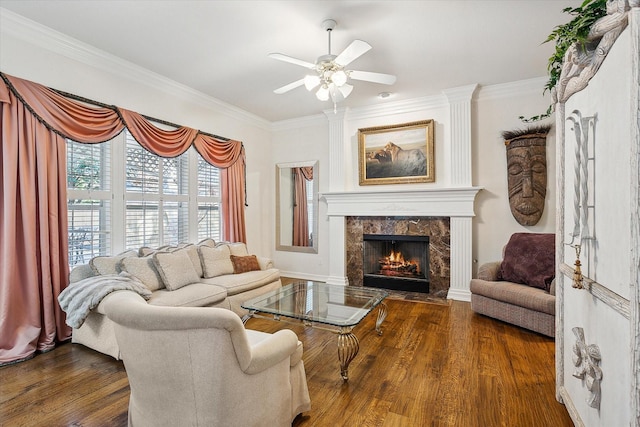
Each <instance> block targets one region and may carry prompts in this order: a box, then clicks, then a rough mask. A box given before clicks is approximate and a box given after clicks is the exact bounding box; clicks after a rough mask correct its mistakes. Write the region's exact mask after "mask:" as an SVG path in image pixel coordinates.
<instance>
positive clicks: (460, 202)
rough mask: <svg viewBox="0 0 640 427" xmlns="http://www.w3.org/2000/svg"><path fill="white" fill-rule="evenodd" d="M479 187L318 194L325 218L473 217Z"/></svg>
mask: <svg viewBox="0 0 640 427" xmlns="http://www.w3.org/2000/svg"><path fill="white" fill-rule="evenodd" d="M481 189H482V188H481V187H456V188H434V189H422V190H402V191H340V192H327V193H323V194H321V198H322V199H324V200H325V201H326V202H327V215H328V216H390V215H392V216H410V215H417V216H447V217H473V216H474V215H475V214H474V212H473V201H474V199H475V197H476V194H477V193H478V191H480V190H481Z"/></svg>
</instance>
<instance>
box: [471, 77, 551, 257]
mask: <svg viewBox="0 0 640 427" xmlns="http://www.w3.org/2000/svg"><path fill="white" fill-rule="evenodd" d="M544 83H545V80H544V79H536V80H531V81H523V82H516V83H511V84H504V85H495V86H490V87H481V88H480V90H479V91H478V96H477V101H476V103H475V105H474V108H473V109H472V116H473V118H472V123H473V124H472V144H473V153H472V159H473V160H472V162H473V166H472V167H473V184H474V185H477V186H479V187H483V188H484V189H483V190H482V191H480V193H478V196H477V197H476V204H475V213H476V217H475V218H474V220H473V258H474V260H477V263H476V265H475V267H476V268H477V267H478V266H479V265H481V264H482V263H485V262H488V261H497V260H499V259H501V258H502V248H503V246H504V245H505V244H506V243H507V241H508V240H509V237H510V236H511V234H513V233H516V232H535V233H553V232H555V200H556V185H555V176H556V174H555V129H554V128H552V129H551V131H550V132H549V135H548V136H547V196H546V199H545V206H544V212H543V214H542V217H541V218H540V221H539V222H538V224H536V225H534V226H530V227H527V226H522V225H520V224H518V222H517V221H516V219H515V218H514V217H513V215H512V214H511V210H510V209H509V197H508V186H507V155H506V148H505V145H504V140H503V139H502V136H501V133H502V132H503V131H510V130H516V129H524V128H525V127H526V126H527V124H526V123H523V122H522V121H521V120H520V119H518V117H519V116H521V115H522V116H525V117H531V116H533V115H537V114H540V113H542V112H544V111H546V110H547V107H548V106H549V105H550V103H551V99H550V97H549V96H546V97H543V96H542V91H543V86H544ZM548 123H550V122H549V119H547V120H545V121H542V122H536V123H532V124H531V125H540V124H548Z"/></svg>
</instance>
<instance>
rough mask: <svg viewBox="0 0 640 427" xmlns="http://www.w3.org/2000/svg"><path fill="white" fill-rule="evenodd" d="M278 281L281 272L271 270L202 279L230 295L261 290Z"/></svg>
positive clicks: (274, 269) (203, 281)
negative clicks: (262, 287)
mask: <svg viewBox="0 0 640 427" xmlns="http://www.w3.org/2000/svg"><path fill="white" fill-rule="evenodd" d="M278 279H280V270H278V269H277V268H270V269H269V270H259V271H249V272H246V273H241V274H227V275H223V276H217V277H212V278H209V279H200V281H201V282H202V283H207V284H209V285H216V286H221V287H223V288H225V289H226V290H227V294H228V295H236V294H239V293H241V292H245V291H248V290H251V289H256V288H259V287H261V286H264V285H266V284H268V283H271V282H274V281H276V280H278Z"/></svg>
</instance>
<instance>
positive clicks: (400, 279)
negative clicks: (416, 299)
mask: <svg viewBox="0 0 640 427" xmlns="http://www.w3.org/2000/svg"><path fill="white" fill-rule="evenodd" d="M362 249H363V250H362V257H363V260H362V261H363V262H362V264H363V265H362V266H363V269H362V272H363V282H362V283H363V285H364V286H368V287H375V288H384V289H391V290H401V291H410V292H423V293H429V236H413V235H387V234H364V235H363V236H362Z"/></svg>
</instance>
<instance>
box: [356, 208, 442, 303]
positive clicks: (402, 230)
mask: <svg viewBox="0 0 640 427" xmlns="http://www.w3.org/2000/svg"><path fill="white" fill-rule="evenodd" d="M364 234H396V235H410V236H428V237H429V281H430V283H429V293H428V295H430V296H434V297H439V298H446V297H447V293H448V291H449V286H450V282H451V276H450V254H451V250H450V238H451V228H450V220H449V218H447V217H404V216H403V217H368V216H367V217H363V216H358V217H356V216H352V217H346V233H345V237H346V240H347V241H346V242H345V244H346V263H347V278H348V280H349V285H351V286H363V276H364V271H363V259H362V250H363V235H364Z"/></svg>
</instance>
